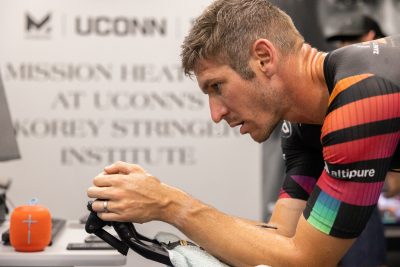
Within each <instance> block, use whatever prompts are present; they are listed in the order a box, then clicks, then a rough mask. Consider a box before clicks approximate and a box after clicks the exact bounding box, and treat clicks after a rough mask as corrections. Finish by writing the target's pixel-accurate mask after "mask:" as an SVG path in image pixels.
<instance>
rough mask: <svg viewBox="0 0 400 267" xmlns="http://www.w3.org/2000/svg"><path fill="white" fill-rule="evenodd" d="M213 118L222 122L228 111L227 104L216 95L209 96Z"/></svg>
mask: <svg viewBox="0 0 400 267" xmlns="http://www.w3.org/2000/svg"><path fill="white" fill-rule="evenodd" d="M208 102H209V105H210V113H211V118H212V120H213V121H214V122H215V123H218V122H220V121H221V120H222V119H223V118H224V116H225V115H226V114H227V113H228V109H227V108H226V106H225V105H224V104H223V103H222V102H221V101H220V100H218V99H217V98H216V97H211V96H210V97H209V101H208Z"/></svg>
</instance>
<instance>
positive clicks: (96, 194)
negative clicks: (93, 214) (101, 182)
mask: <svg viewBox="0 0 400 267" xmlns="http://www.w3.org/2000/svg"><path fill="white" fill-rule="evenodd" d="M87 196H88V197H89V198H98V199H110V198H111V197H112V194H111V192H110V190H109V189H108V188H107V187H97V186H91V187H89V189H88V190H87ZM92 206H93V204H92Z"/></svg>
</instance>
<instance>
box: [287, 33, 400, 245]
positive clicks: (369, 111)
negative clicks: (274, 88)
mask: <svg viewBox="0 0 400 267" xmlns="http://www.w3.org/2000/svg"><path fill="white" fill-rule="evenodd" d="M324 75H325V80H326V84H327V86H328V89H329V94H330V98H329V103H328V109H327V114H326V117H325V120H324V122H323V125H322V126H319V125H306V124H290V123H288V122H285V123H284V124H283V126H282V149H283V153H284V158H285V162H286V168H287V175H286V179H285V182H284V185H283V187H282V189H281V192H280V197H281V198H282V197H293V198H299V199H304V200H307V205H306V208H305V210H304V212H303V215H304V217H305V218H306V219H307V221H308V222H309V223H310V224H311V225H313V226H314V227H316V228H317V229H319V230H320V231H322V232H324V233H326V234H329V235H332V236H336V237H341V238H355V237H357V236H358V235H359V234H360V233H361V232H362V230H363V229H364V227H365V224H366V223H367V221H368V218H369V217H370V215H371V212H372V210H373V209H374V208H375V206H376V203H377V201H378V198H379V195H380V192H381V189H382V186H383V182H384V179H385V176H386V173H387V172H388V170H390V169H395V170H396V169H399V165H400V164H399V163H400V160H399V159H400V158H399V155H400V148H399V146H398V143H399V137H400V131H399V130H400V36H394V37H387V38H384V39H379V40H374V41H371V42H365V43H360V44H354V45H350V46H347V47H343V48H340V49H338V50H335V51H333V52H331V53H328V54H327V56H326V58H325V60H324ZM391 165H392V166H391Z"/></svg>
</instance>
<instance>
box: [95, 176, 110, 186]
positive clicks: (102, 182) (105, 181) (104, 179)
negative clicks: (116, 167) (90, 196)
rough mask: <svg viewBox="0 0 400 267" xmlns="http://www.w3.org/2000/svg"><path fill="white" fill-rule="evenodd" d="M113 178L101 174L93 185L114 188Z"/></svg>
mask: <svg viewBox="0 0 400 267" xmlns="http://www.w3.org/2000/svg"><path fill="white" fill-rule="evenodd" d="M112 181H113V177H112V176H108V175H103V173H102V174H99V175H98V176H96V177H94V179H93V185H95V186H99V187H108V186H112Z"/></svg>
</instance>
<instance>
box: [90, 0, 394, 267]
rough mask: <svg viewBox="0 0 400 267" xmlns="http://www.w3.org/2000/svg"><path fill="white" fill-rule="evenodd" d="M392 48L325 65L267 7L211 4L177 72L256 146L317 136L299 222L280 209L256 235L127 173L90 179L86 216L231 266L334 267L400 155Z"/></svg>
mask: <svg viewBox="0 0 400 267" xmlns="http://www.w3.org/2000/svg"><path fill="white" fill-rule="evenodd" d="M399 39H400V37H393V38H388V39H384V40H380V41H379V42H372V43H365V44H360V45H354V46H350V47H348V48H344V49H341V50H337V51H335V52H333V53H330V54H326V53H322V52H318V51H316V50H315V49H313V48H312V47H310V46H309V45H307V44H305V43H304V41H303V38H302V37H301V35H300V34H299V33H298V31H297V30H296V29H295V27H294V25H293V23H292V21H291V19H290V18H289V17H288V16H287V15H286V14H285V13H283V12H282V11H280V10H279V9H277V8H276V7H274V6H272V5H271V4H269V3H268V2H267V1H265V0H228V1H227V0H217V1H215V2H214V3H212V4H211V5H210V6H209V7H208V8H207V9H206V10H205V11H204V13H203V14H202V15H201V16H200V17H199V18H198V19H197V20H196V21H195V23H194V25H193V28H192V29H191V31H190V33H189V35H188V36H187V37H186V38H185V41H184V44H183V46H182V64H183V68H184V71H185V73H186V74H189V75H190V74H194V75H195V76H196V78H197V81H198V84H199V87H200V88H201V90H202V91H203V92H204V93H205V94H207V95H208V97H209V105H210V112H211V117H212V119H213V120H214V121H215V122H216V123H218V122H220V121H222V120H225V121H227V123H229V125H230V126H231V127H236V126H239V127H240V132H241V133H242V134H247V133H248V134H250V136H251V137H252V138H253V139H254V140H255V141H257V142H263V141H264V140H266V139H267V138H268V136H269V135H270V133H271V132H272V130H273V129H274V127H275V126H276V125H277V124H278V123H279V122H280V121H281V120H282V119H285V120H289V121H292V122H302V123H308V124H320V125H323V126H322V135H321V142H322V145H323V155H324V161H325V163H324V164H325V169H324V171H323V172H322V173H321V174H320V178H319V179H318V182H317V183H316V185H315V186H314V188H313V190H312V192H311V194H310V197H309V199H308V201H307V204H306V205H305V209H304V212H303V213H302V214H299V213H298V210H299V209H301V208H304V201H299V200H296V199H283V200H279V201H278V202H277V204H276V208H275V210H274V215H273V216H274V220H273V223H274V224H275V226H277V228H278V229H270V228H265V227H260V223H257V222H250V221H247V220H244V219H240V218H236V217H233V216H230V215H228V214H224V213H222V212H220V211H218V210H216V209H215V208H213V207H211V206H209V205H206V204H204V203H202V202H200V201H199V200H196V199H194V198H193V197H191V196H190V195H188V194H187V193H185V192H183V191H181V190H179V189H177V188H174V187H170V186H168V185H166V184H163V183H161V182H160V181H159V180H158V179H157V178H155V177H154V176H152V175H150V174H148V173H147V172H146V171H145V170H144V169H142V168H141V167H140V166H137V165H133V164H127V163H122V162H118V163H116V164H113V165H111V166H109V167H106V168H105V170H104V173H103V174H101V175H99V176H97V177H95V178H94V180H93V183H94V186H93V187H91V188H89V189H88V196H89V197H91V198H97V199H107V200H108V202H103V201H99V200H97V201H94V202H93V205H92V207H93V210H95V211H97V212H98V215H99V217H100V218H101V219H104V220H115V221H132V222H138V223H144V222H148V221H151V220H160V221H164V222H166V223H169V224H171V225H173V226H175V227H177V228H178V229H179V230H181V231H182V232H183V233H184V234H186V236H187V237H188V238H190V239H191V240H193V241H194V242H196V243H197V244H199V245H200V246H201V247H203V248H204V249H205V250H206V251H208V252H209V253H211V254H213V255H214V256H216V257H218V258H219V259H221V260H223V261H224V262H227V263H228V264H231V265H234V266H254V265H259V264H267V265H271V266H335V265H336V264H337V262H338V261H339V259H340V258H341V257H342V256H343V255H344V253H345V252H346V251H347V250H348V248H349V247H350V246H351V244H352V243H353V242H354V240H355V238H356V237H357V236H358V235H359V234H360V233H361V231H362V230H363V228H364V226H365V224H366V222H367V221H368V218H369V217H370V214H371V212H372V210H373V208H374V207H375V204H376V202H377V200H378V197H379V193H380V190H381V187H382V185H383V180H384V178H385V175H386V173H387V171H388V169H389V167H390V166H389V165H390V161H391V160H392V156H393V154H394V152H395V150H396V147H397V145H398V141H399V135H400V133H399V125H400V124H399V117H400V105H399V104H400V93H399V85H400V80H399V77H400V75H399V68H398V67H396V66H397V64H399V63H398V62H400V61H399V59H400V58H399V56H400V53H399V51H400V47H399V44H400V40H399ZM107 203H108V205H105V204H107ZM104 206H106V207H107V209H104ZM106 211H107V212H106Z"/></svg>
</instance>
